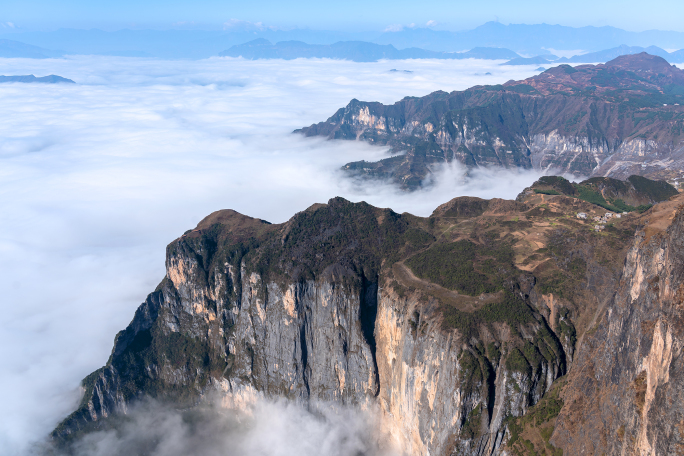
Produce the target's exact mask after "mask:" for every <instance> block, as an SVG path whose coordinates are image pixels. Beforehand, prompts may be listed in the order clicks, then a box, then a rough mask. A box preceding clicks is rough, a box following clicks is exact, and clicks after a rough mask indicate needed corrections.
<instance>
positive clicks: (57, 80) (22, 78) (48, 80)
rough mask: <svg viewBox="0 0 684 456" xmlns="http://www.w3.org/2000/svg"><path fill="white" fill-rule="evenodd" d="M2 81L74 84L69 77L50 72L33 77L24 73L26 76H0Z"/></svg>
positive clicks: (0, 81)
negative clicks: (47, 74)
mask: <svg viewBox="0 0 684 456" xmlns="http://www.w3.org/2000/svg"><path fill="white" fill-rule="evenodd" d="M2 82H28V83H33V82H37V83H43V84H58V83H62V82H66V83H70V84H75V82H74V81H72V80H71V79H67V78H63V77H61V76H57V75H55V74H51V75H49V76H42V77H39V78H37V77H35V76H34V75H32V74H29V75H26V76H0V83H2Z"/></svg>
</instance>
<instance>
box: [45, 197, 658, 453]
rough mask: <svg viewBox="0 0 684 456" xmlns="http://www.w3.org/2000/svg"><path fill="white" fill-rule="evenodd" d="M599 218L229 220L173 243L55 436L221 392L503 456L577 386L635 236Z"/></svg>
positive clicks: (526, 210)
mask: <svg viewBox="0 0 684 456" xmlns="http://www.w3.org/2000/svg"><path fill="white" fill-rule="evenodd" d="M585 206H586V207H589V208H590V206H591V205H588V203H584V202H581V201H577V200H573V199H571V198H566V197H563V196H552V197H547V196H545V195H534V196H533V197H532V200H531V201H530V202H527V203H520V202H513V201H504V200H492V201H484V200H479V199H476V198H461V199H456V200H454V201H452V202H450V203H449V204H445V205H443V206H440V208H438V209H437V210H436V211H435V213H434V214H433V216H432V217H431V218H429V219H423V218H419V217H414V216H411V215H410V214H401V215H400V214H396V213H394V212H392V211H391V210H388V209H378V208H374V207H372V206H369V205H367V204H365V203H359V204H353V203H349V202H347V201H345V200H342V199H340V198H337V199H333V200H331V201H330V202H329V203H328V204H327V205H315V206H312V207H311V208H309V209H307V210H306V211H304V212H301V213H299V214H297V215H296V216H295V217H293V218H292V219H291V220H290V221H288V222H287V223H285V224H282V225H271V224H268V223H266V222H263V221H261V220H257V219H252V218H249V217H246V216H243V215H240V214H237V213H235V212H233V211H220V212H218V213H214V214H212V215H211V216H209V217H207V219H205V220H204V221H202V222H201V223H200V224H199V225H198V227H197V228H196V229H195V230H192V231H188V232H187V233H186V234H185V235H183V236H182V237H181V238H179V239H178V240H176V241H174V242H173V243H172V244H170V245H169V247H168V249H167V258H166V277H165V278H164V280H163V281H162V282H161V284H160V285H159V286H158V288H157V290H155V291H154V292H153V293H151V294H150V295H149V296H148V298H147V300H146V301H145V303H143V304H142V305H141V306H140V308H139V309H138V311H137V312H136V315H135V317H134V319H133V321H132V322H131V324H130V325H129V327H128V328H126V330H124V331H122V332H121V333H119V334H118V335H117V337H116V341H115V346H114V349H113V351H112V355H111V357H110V359H109V361H108V362H107V364H106V365H105V367H103V368H101V369H99V370H97V371H96V372H94V373H93V374H91V375H90V376H88V377H87V378H86V379H85V380H84V382H83V385H84V388H85V394H84V397H83V401H82V403H81V405H80V407H79V409H78V410H77V411H76V412H74V413H73V414H72V415H71V416H69V417H68V418H67V419H66V420H65V421H64V422H63V423H62V424H61V425H60V426H59V427H58V428H57V429H56V430H55V431H54V433H53V436H54V437H55V438H56V439H57V440H58V441H60V442H62V443H63V444H64V443H68V442H69V441H70V440H71V439H74V438H77V437H78V436H79V435H81V434H83V433H85V432H88V431H90V430H93V429H98V428H106V427H108V426H112V423H113V422H114V421H113V420H112V418H116V417H117V416H121V415H123V414H125V413H126V412H127V410H128V408H129V407H130V405H131V404H132V403H133V402H134V401H136V400H138V399H140V398H142V397H144V396H152V397H154V398H157V399H159V400H163V401H169V402H172V403H173V404H176V405H180V406H192V405H193V404H196V403H197V402H198V401H199V400H201V399H202V398H203V397H204V396H206V395H207V394H209V393H213V392H219V393H220V394H221V395H222V397H223V400H224V402H225V403H226V404H227V405H230V406H234V407H242V406H244V405H245V404H246V403H249V401H253V400H254V399H255V398H257V397H265V398H277V397H285V398H288V399H291V400H293V401H296V402H299V403H302V404H306V403H308V402H309V401H326V402H331V403H340V404H348V405H352V406H358V407H361V408H370V407H373V408H376V409H377V408H379V410H380V411H381V412H382V413H381V415H382V426H383V427H384V430H385V431H387V433H389V434H390V435H392V437H393V439H394V443H395V444H396V445H397V446H398V447H399V448H401V449H402V450H403V451H404V452H405V453H407V454H427V453H428V452H429V454H432V455H448V454H459V455H461V454H464V455H492V454H499V453H500V451H501V448H502V443H503V442H504V440H505V438H506V430H507V419H508V418H509V417H515V416H520V415H523V414H524V413H525V412H526V411H527V410H528V409H529V407H531V406H533V405H534V404H536V403H537V402H539V400H540V399H541V398H542V397H543V396H544V394H546V393H547V392H548V391H549V389H550V388H551V386H552V384H553V382H554V381H555V380H556V379H557V378H558V377H560V376H562V375H564V374H566V372H567V371H568V368H569V366H570V363H571V362H572V360H573V358H574V350H575V343H576V340H575V335H576V329H575V327H577V328H580V329H581V328H584V327H585V326H586V325H587V322H588V320H589V319H590V318H591V315H592V313H593V312H594V311H595V309H597V308H600V306H601V305H603V303H604V302H605V300H606V299H607V297H608V296H610V294H611V293H612V291H611V290H612V289H613V288H614V284H615V280H616V277H617V273H618V272H619V269H618V268H614V267H613V265H612V263H611V262H606V256H607V255H608V256H610V255H612V256H613V257H617V258H620V256H621V255H622V253H621V252H622V248H623V245H624V244H625V243H626V241H625V239H626V237H625V236H626V235H625V233H627V232H630V231H629V226H630V225H626V226H627V228H624V227H623V228H620V227H614V228H612V231H611V230H609V231H607V232H606V233H604V234H603V235H600V234H599V233H592V232H589V231H587V229H588V228H589V227H588V226H585V225H584V222H582V221H578V220H576V219H575V217H574V216H573V217H571V218H569V217H567V216H566V214H565V212H567V211H570V213H572V214H574V212H576V211H577V210H587V211H588V210H589V209H587V208H585ZM599 209H600V208H599ZM564 211H565V212H564ZM625 223H627V222H625ZM530 245H532V246H533V247H534V248H533V249H532V250H531V249H530ZM440 268H441V269H440ZM445 268H446V269H445ZM663 334H666V333H663ZM664 337H666V336H664ZM664 340H665V339H664Z"/></svg>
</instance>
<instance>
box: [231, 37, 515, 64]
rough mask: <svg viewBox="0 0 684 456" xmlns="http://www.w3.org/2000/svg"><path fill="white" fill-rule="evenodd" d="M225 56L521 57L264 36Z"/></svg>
mask: <svg viewBox="0 0 684 456" xmlns="http://www.w3.org/2000/svg"><path fill="white" fill-rule="evenodd" d="M219 55H220V56H222V57H243V58H245V59H250V60H254V59H285V60H291V59H297V58H329V59H346V60H352V61H354V62H375V61H377V60H381V59H386V60H397V59H491V60H501V59H514V58H518V57H520V56H519V55H518V54H516V53H515V52H513V51H511V50H510V49H504V48H486V47H479V48H473V49H471V50H469V51H467V52H435V51H428V50H425V49H419V48H408V49H401V50H399V49H397V48H395V47H394V46H392V45H391V44H385V45H381V44H375V43H369V42H365V41H340V42H337V43H334V44H330V45H324V44H307V43H304V42H302V41H281V42H279V43H276V44H273V43H271V42H270V41H268V40H266V39H264V38H258V39H256V40H252V41H250V42H248V43H244V44H240V45H236V46H233V47H231V48H230V49H228V50H225V51H223V52H221V53H220V54H219Z"/></svg>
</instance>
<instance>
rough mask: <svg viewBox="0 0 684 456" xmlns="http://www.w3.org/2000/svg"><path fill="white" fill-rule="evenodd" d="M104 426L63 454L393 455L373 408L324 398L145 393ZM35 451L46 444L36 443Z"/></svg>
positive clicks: (390, 441) (104, 455) (184, 455)
mask: <svg viewBox="0 0 684 456" xmlns="http://www.w3.org/2000/svg"><path fill="white" fill-rule="evenodd" d="M113 421H114V423H113V426H112V428H111V429H108V430H106V431H105V430H103V431H95V432H92V433H90V434H87V435H85V436H84V437H83V438H80V439H78V440H77V441H76V442H75V443H74V444H73V446H72V448H71V449H70V453H69V456H119V455H122V454H145V455H148V456H187V455H189V454H192V455H195V456H262V455H263V456H295V455H296V456H320V455H327V456H362V455H363V456H398V455H400V452H399V451H398V450H397V449H395V447H394V446H393V444H392V443H393V442H392V440H391V437H390V435H388V434H387V433H385V432H383V429H382V427H381V425H380V423H381V420H380V419H378V416H377V411H375V410H361V409H359V408H354V407H349V406H340V405H338V404H330V403H324V402H318V403H311V404H309V405H308V406H307V407H305V406H304V405H303V404H297V403H294V402H288V401H285V400H266V399H264V398H260V399H256V401H255V402H253V403H250V404H248V405H246V406H245V407H242V408H240V409H232V408H226V407H223V406H222V405H221V402H220V399H219V398H211V399H209V400H205V401H204V402H203V403H202V404H200V405H198V406H196V407H193V408H191V409H176V408H174V407H172V406H171V405H169V404H162V403H159V402H157V401H154V400H151V399H144V400H142V401H140V402H139V403H137V404H135V406H134V407H132V408H131V409H130V410H129V411H128V413H127V414H126V415H125V416H123V417H121V418H120V419H115V420H113ZM32 451H33V452H35V454H41V453H42V452H43V451H46V452H47V453H48V454H51V455H53V456H64V455H62V454H60V452H59V451H57V452H53V450H52V449H50V448H49V446H48V447H47V449H46V447H45V446H41V445H40V444H38V445H36V446H35V447H34V448H33V449H32Z"/></svg>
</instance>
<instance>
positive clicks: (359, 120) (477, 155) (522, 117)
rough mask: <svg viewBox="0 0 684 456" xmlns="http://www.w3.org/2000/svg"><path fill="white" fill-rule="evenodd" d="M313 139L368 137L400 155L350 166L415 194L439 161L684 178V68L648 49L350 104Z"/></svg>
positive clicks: (314, 128)
mask: <svg viewBox="0 0 684 456" xmlns="http://www.w3.org/2000/svg"><path fill="white" fill-rule="evenodd" d="M296 132H300V133H302V134H304V135H306V136H326V137H328V138H330V139H346V140H363V141H367V142H369V143H371V144H377V145H381V146H389V147H390V152H391V153H392V154H393V156H391V157H388V158H386V159H383V160H380V161H378V162H372V163H371V162H366V161H360V162H353V163H348V164H347V165H345V166H344V169H345V170H347V171H349V172H350V173H352V174H355V175H358V176H363V177H370V178H375V179H388V180H391V181H394V182H396V183H398V184H399V185H400V186H402V187H403V188H405V189H415V188H418V187H419V186H421V185H422V183H423V182H425V180H426V178H428V177H429V176H430V175H431V173H432V169H433V167H434V166H435V165H437V164H440V163H447V162H451V161H454V160H456V161H458V162H461V163H463V164H465V165H467V166H468V167H482V166H493V167H504V168H516V167H517V168H526V169H531V168H534V169H538V170H556V171H558V172H559V173H564V174H571V175H575V176H590V177H596V176H602V177H614V178H618V179H626V178H627V177H628V176H630V175H632V174H637V175H641V176H645V177H649V178H651V179H672V178H676V177H680V176H682V174H683V173H684V171H683V170H684V142H683V140H684V71H682V70H680V69H678V68H676V67H674V66H672V65H670V64H669V63H667V62H666V61H665V60H664V59H662V58H661V57H657V56H652V55H649V54H646V53H641V54H636V55H625V56H621V57H618V58H616V59H614V60H611V61H610V62H607V63H605V64H600V65H581V66H576V67H571V66H569V65H560V66H558V67H555V68H551V69H549V70H546V71H544V72H543V73H541V74H539V75H537V76H534V77H531V78H528V79H525V80H523V81H509V82H507V83H505V84H503V85H495V86H475V87H472V88H470V89H468V90H465V91H462V92H451V93H446V92H441V91H438V92H434V93H431V94H429V95H427V96H424V97H406V98H404V99H403V100H401V101H398V102H397V103H395V104H393V105H383V104H381V103H375V102H362V101H358V100H355V99H354V100H352V101H351V102H350V103H349V104H348V105H347V106H346V107H344V108H341V109H340V110H338V111H337V112H336V113H335V114H334V115H333V116H332V117H330V118H329V119H328V120H327V121H325V122H321V123H318V124H315V125H311V126H309V127H306V128H302V129H301V130H296Z"/></svg>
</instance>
